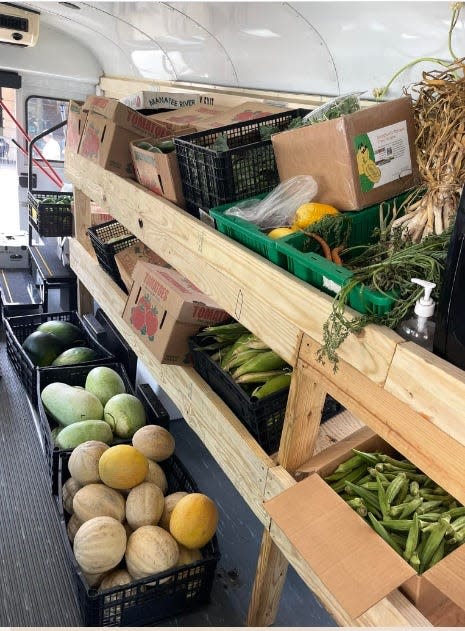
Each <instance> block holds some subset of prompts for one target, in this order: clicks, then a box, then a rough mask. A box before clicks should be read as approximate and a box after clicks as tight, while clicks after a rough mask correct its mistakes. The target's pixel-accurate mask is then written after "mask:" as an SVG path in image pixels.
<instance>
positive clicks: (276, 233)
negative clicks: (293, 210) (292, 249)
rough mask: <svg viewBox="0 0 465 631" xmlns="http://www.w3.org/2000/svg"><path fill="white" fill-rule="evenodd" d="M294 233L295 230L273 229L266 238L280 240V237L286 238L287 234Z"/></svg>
mask: <svg viewBox="0 0 465 631" xmlns="http://www.w3.org/2000/svg"><path fill="white" fill-rule="evenodd" d="M296 231H297V228H285V227H283V228H273V230H270V232H269V233H268V236H269V237H270V239H280V238H281V237H287V235H288V234H292V233H293V232H296Z"/></svg>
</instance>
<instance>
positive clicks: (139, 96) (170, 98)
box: [120, 91, 199, 110]
mask: <svg viewBox="0 0 465 631" xmlns="http://www.w3.org/2000/svg"><path fill="white" fill-rule="evenodd" d="M120 100H121V103H124V105H127V106H128V107H132V109H134V110H150V109H152V110H154V109H159V108H166V109H169V110H177V109H179V108H181V107H191V106H192V105H198V104H199V97H198V96H197V95H196V94H193V93H192V92H146V91H142V92H136V93H135V94H131V95H130V96H126V97H124V98H123V99H120Z"/></svg>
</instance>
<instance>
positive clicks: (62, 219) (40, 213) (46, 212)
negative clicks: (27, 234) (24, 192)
mask: <svg viewBox="0 0 465 631" xmlns="http://www.w3.org/2000/svg"><path fill="white" fill-rule="evenodd" d="M47 197H55V198H56V197H58V198H60V199H64V200H66V203H60V204H54V203H51V202H45V201H44V200H45V199H47ZM72 201H73V194H72V193H60V192H58V193H57V192H55V191H29V192H28V206H29V223H30V224H31V225H32V227H33V228H34V229H35V230H37V232H38V233H39V234H40V235H41V236H42V237H70V236H72V234H73V213H72V212H71V202H72Z"/></svg>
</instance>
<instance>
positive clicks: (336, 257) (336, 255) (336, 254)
mask: <svg viewBox="0 0 465 631" xmlns="http://www.w3.org/2000/svg"><path fill="white" fill-rule="evenodd" d="M343 249H344V246H343V245H339V246H338V247H337V248H333V249H332V250H331V258H332V260H333V263H336V265H342V259H341V257H340V253H341V252H342V250H343Z"/></svg>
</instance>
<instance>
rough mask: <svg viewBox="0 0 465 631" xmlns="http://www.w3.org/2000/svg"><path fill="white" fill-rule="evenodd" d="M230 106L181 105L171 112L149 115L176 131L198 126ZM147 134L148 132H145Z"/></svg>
mask: <svg viewBox="0 0 465 631" xmlns="http://www.w3.org/2000/svg"><path fill="white" fill-rule="evenodd" d="M230 109H231V108H230V107H227V106H226V105H203V104H199V105H193V106H192V107H182V108H180V109H179V110H175V111H172V112H161V113H160V114H153V116H149V117H148V118H150V120H153V121H159V122H161V123H163V124H164V125H167V126H168V127H170V130H172V131H176V130H178V129H182V127H187V126H188V125H189V126H191V127H195V128H196V129H197V128H198V124H199V123H201V122H202V121H205V120H206V119H209V118H211V117H212V116H215V117H216V116H220V115H221V114H224V113H225V112H227V111H228V110H230ZM147 135H148V134H147Z"/></svg>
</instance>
